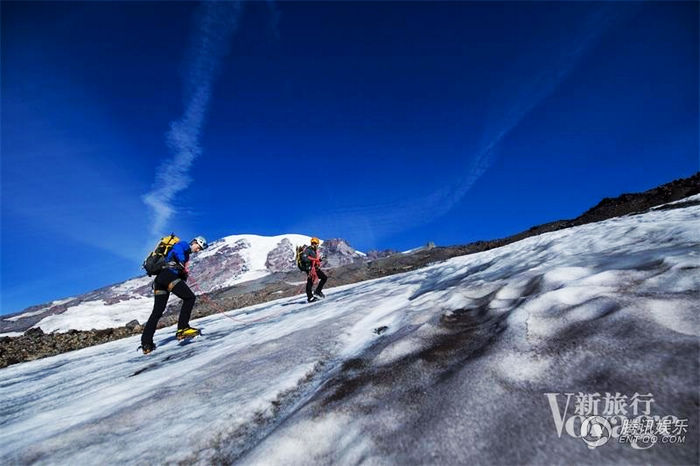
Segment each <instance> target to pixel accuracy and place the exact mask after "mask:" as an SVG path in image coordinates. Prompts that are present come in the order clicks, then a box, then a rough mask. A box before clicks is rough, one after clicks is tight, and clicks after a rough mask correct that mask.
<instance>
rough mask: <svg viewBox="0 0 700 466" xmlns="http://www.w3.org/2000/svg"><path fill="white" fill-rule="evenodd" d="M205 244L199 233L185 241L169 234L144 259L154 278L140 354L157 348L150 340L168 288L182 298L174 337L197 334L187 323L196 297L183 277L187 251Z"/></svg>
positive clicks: (205, 241) (162, 310) (185, 270)
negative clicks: (152, 300) (151, 303)
mask: <svg viewBox="0 0 700 466" xmlns="http://www.w3.org/2000/svg"><path fill="white" fill-rule="evenodd" d="M207 246H208V244H207V240H206V239H204V237H202V236H197V237H196V238H194V239H193V240H192V241H190V242H189V243H187V242H186V241H180V239H179V238H178V237H177V236H175V235H174V234H171V235H170V236H166V237H164V238H162V239H161V240H160V243H158V246H156V249H155V250H154V251H153V252H152V253H151V254H150V255H149V256H148V257H147V258H146V260H145V261H144V263H143V268H144V269H146V272H147V273H148V275H149V276H152V275H155V276H156V278H155V280H154V281H153V293H154V298H155V300H154V303H153V311H152V312H151V316H150V317H149V318H148V322H147V323H146V326H145V327H144V329H143V334H142V335H141V349H142V350H143V354H148V353H150V352H152V351H153V350H154V349H156V345H155V344H154V343H153V334H154V333H155V332H156V325H157V324H158V320H160V318H161V316H162V315H163V312H164V311H165V307H166V305H167V304H168V298H169V297H170V293H171V292H172V293H174V294H175V296H177V297H178V298H180V299H182V308H181V309H180V316H179V318H178V325H177V328H178V330H177V333H176V334H175V337H176V338H177V339H178V340H182V339H185V338H192V337H195V336H197V335H199V333H200V332H199V330H198V329H196V328H192V327H190V315H191V314H192V308H193V307H194V301H195V299H196V297H195V295H194V293H193V292H192V290H190V287H189V286H187V283H185V280H187V274H188V271H187V262H188V261H189V259H190V254H192V253H197V252H199V251H202V250H203V249H206V248H207Z"/></svg>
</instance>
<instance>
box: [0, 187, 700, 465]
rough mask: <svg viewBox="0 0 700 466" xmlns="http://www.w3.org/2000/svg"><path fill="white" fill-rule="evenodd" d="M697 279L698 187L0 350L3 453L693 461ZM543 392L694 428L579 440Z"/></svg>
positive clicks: (88, 460) (96, 459) (184, 458)
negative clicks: (201, 308)
mask: <svg viewBox="0 0 700 466" xmlns="http://www.w3.org/2000/svg"><path fill="white" fill-rule="evenodd" d="M330 285H332V283H330V282H329V286H330ZM699 295H700V196H694V197H691V198H688V199H685V200H684V201H683V202H681V203H675V204H671V205H666V206H664V207H663V208H657V209H653V210H651V211H649V212H647V213H644V214H638V215H628V216H624V217H618V218H614V219H610V220H606V221H603V222H599V223H593V224H588V225H583V226H579V227H575V228H569V229H566V230H560V231H556V232H552V233H547V234H543V235H540V236H536V237H532V238H528V239H525V240H522V241H520V242H517V243H513V244H510V245H507V246H504V247H502V248H499V249H493V250H489V251H486V252H482V253H478V254H472V255H468V256H461V257H457V258H453V259H450V260H447V261H444V262H440V263H435V264H432V265H430V266H427V267H425V268H422V269H419V270H416V271H412V272H407V273H403V274H399V275H393V276H390V277H385V278H380V279H376V280H372V281H366V282H361V283H356V284H352V285H346V286H342V287H335V288H328V289H327V298H326V299H325V300H323V301H321V302H318V303H314V304H311V305H308V304H306V302H305V297H303V296H297V297H293V298H284V299H280V300H277V301H273V302H268V303H265V304H260V305H256V306H252V307H248V308H244V309H238V310H236V311H229V312H227V313H226V314H225V315H223V314H221V313H217V314H214V315H211V316H208V317H205V318H202V319H199V320H197V321H193V322H192V324H193V325H195V326H197V327H200V328H201V329H202V332H203V335H202V336H201V337H198V338H196V339H194V340H192V341H189V342H178V341H176V340H175V339H174V332H175V328H173V327H171V328H165V329H160V330H158V331H157V332H156V335H155V342H156V344H157V345H158V348H157V350H156V351H155V352H154V353H152V354H151V355H148V356H144V355H142V354H141V353H140V352H137V350H136V349H137V346H138V345H139V340H138V337H132V338H127V339H123V340H119V341H114V342H111V343H107V344H103V345H100V346H94V347H90V348H86V349H83V350H79V351H74V352H70V353H65V354H61V355H58V356H54V357H50V358H45V359H41V360H36V361H31V362H27V363H22V364H17V365H14V366H10V367H7V368H4V369H0V462H1V463H2V464H175V463H185V464H189V463H193V464H230V463H234V462H236V463H240V464H266V465H269V464H329V463H338V464H466V463H477V464H572V463H574V462H575V463H576V464H601V463H605V464H629V463H632V462H634V463H650V464H652V463H653V464H697V461H698V437H700V436H698V420H699V419H698V406H700V403H699V397H698V387H699V386H700V384H699V381H700V379H699V370H698V369H699V361H700V359H699V356H700V349H699V348H700V346H699V338H698V337H699V336H700V325H699V322H698V320H699V319H698V314H699V312H700V299H699V298H700V296H699ZM548 393H549V394H551V393H559V394H564V393H577V394H578V393H600V394H603V393H621V394H625V395H627V396H632V395H633V394H645V395H646V394H650V395H653V399H654V404H653V413H654V414H659V415H662V416H663V415H673V416H677V417H678V418H686V419H688V433H687V438H686V440H685V443H683V444H674V445H671V444H660V443H659V444H656V445H653V446H651V447H650V448H647V449H641V450H640V449H635V448H632V447H630V446H629V445H626V444H622V443H619V442H613V441H611V442H608V443H607V444H605V445H602V446H600V447H597V448H590V447H589V445H587V444H586V443H585V442H584V441H582V439H580V438H575V437H574V436H571V435H567V434H563V435H560V434H559V433H558V432H557V428H556V427H555V421H554V420H553V412H552V410H551V406H550V404H549V401H548V397H547V395H546V394H548Z"/></svg>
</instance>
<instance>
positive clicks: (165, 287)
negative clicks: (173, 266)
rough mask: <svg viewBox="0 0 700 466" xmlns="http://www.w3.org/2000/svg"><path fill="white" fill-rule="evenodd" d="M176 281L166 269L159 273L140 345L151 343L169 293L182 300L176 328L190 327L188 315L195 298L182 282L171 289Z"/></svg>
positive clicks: (174, 276)
mask: <svg viewBox="0 0 700 466" xmlns="http://www.w3.org/2000/svg"><path fill="white" fill-rule="evenodd" d="M176 280H178V276H177V275H175V274H174V273H173V272H172V271H170V270H167V269H166V270H163V271H162V272H161V273H159V274H158V276H157V277H156V279H155V281H154V282H153V291H154V293H155V300H154V303H153V312H151V317H149V318H148V322H147V323H146V327H145V328H144V329H143V335H141V344H144V343H148V344H152V343H153V334H154V333H156V325H158V320H160V318H161V317H162V316H163V312H165V306H167V304H168V298H169V297H170V292H171V291H172V292H173V293H175V296H177V297H178V298H180V299H182V308H181V309H180V317H179V319H178V322H177V328H178V329H181V328H187V327H189V326H190V315H191V314H192V308H193V307H194V301H195V299H196V297H195V295H194V293H193V292H192V290H190V287H189V286H187V283H185V282H184V281H183V280H179V281H177V283H175V284H174V286H172V287H171V284H172V283H173V282H175V281H176Z"/></svg>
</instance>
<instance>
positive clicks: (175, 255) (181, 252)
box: [167, 241, 190, 265]
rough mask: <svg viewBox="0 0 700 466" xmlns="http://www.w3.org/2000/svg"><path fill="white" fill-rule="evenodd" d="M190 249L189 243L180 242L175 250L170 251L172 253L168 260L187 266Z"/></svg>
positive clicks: (174, 247)
mask: <svg viewBox="0 0 700 466" xmlns="http://www.w3.org/2000/svg"><path fill="white" fill-rule="evenodd" d="M189 249H190V245H189V244H187V241H180V242H179V243H177V244H175V246H173V248H172V249H171V250H170V253H168V257H167V260H168V261H171V260H176V261H178V262H179V263H180V264H183V265H184V264H185V262H187V259H188V258H189V257H188V256H189V254H187V251H188V250H189Z"/></svg>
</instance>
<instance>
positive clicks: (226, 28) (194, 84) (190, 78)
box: [142, 2, 241, 235]
mask: <svg viewBox="0 0 700 466" xmlns="http://www.w3.org/2000/svg"><path fill="white" fill-rule="evenodd" d="M240 12H241V3H240V2H235V3H231V2H206V3H204V4H203V5H202V7H201V10H200V13H199V20H198V24H197V31H196V33H195V35H194V39H193V41H192V45H191V46H190V51H189V54H188V55H189V57H190V59H189V60H188V61H189V66H188V73H187V76H186V79H185V111H184V113H183V115H182V117H180V119H178V120H176V121H172V122H171V123H170V130H169V131H168V132H167V134H166V142H167V145H168V148H169V149H170V151H171V153H172V158H169V159H166V160H164V161H163V162H162V163H161V165H160V167H159V168H158V171H157V173H156V179H155V182H154V185H153V189H152V190H151V191H150V192H148V193H147V194H145V195H144V196H143V198H142V199H143V202H144V203H145V204H146V205H147V206H148V207H149V208H150V209H151V210H152V211H153V224H152V226H151V233H152V234H154V235H159V234H163V232H164V231H165V227H166V225H167V223H168V221H169V220H170V218H171V217H172V215H173V214H174V213H175V207H174V206H173V201H174V199H175V196H176V195H177V194H178V193H179V192H180V191H182V190H184V189H185V188H187V187H188V186H189V184H190V182H191V178H190V175H189V172H190V168H191V166H192V162H193V161H194V160H195V159H196V158H197V157H199V156H200V155H201V153H202V149H201V147H200V145H199V138H200V135H201V130H202V125H203V123H204V119H205V117H206V113H207V108H208V107H209V102H210V100H211V95H212V84H213V82H214V79H215V78H216V75H217V73H218V71H219V68H220V65H221V61H222V59H223V57H224V56H225V55H226V53H227V52H228V50H229V44H230V42H231V37H232V36H233V33H234V31H235V30H236V27H237V26H238V18H239V16H240Z"/></svg>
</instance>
